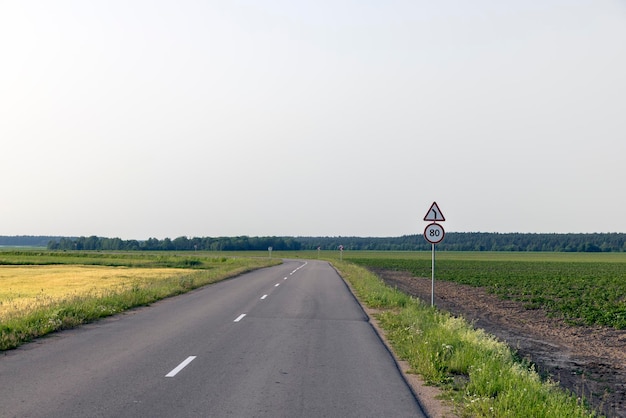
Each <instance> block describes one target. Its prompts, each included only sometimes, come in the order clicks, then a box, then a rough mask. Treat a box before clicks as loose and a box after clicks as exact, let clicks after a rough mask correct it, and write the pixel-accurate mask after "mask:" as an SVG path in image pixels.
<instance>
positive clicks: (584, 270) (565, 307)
mask: <svg viewBox="0 0 626 418" xmlns="http://www.w3.org/2000/svg"><path fill="white" fill-rule="evenodd" d="M344 258H345V259H347V260H349V261H351V262H354V263H356V264H359V265H362V266H366V267H368V268H373V269H388V270H404V271H409V272H410V273H411V274H412V275H414V276H416V277H430V276H431V271H432V270H431V253H430V252H421V253H397V252H396V253H374V252H370V253H367V252H361V253H350V254H346V255H344ZM435 280H448V281H453V282H456V283H461V284H466V285H471V286H477V287H484V288H486V289H488V291H489V292H491V293H494V294H496V295H498V296H499V297H501V298H504V299H511V300H516V301H520V302H523V303H524V306H525V307H526V308H527V309H536V308H543V309H546V310H547V311H548V312H549V313H550V314H551V315H554V316H558V317H562V318H564V319H565V320H566V321H568V322H570V323H572V324H577V325H601V326H608V327H613V328H616V329H626V253H599V254H585V253H480V252H475V253H465V252H459V253H454V252H441V253H436V263H435Z"/></svg>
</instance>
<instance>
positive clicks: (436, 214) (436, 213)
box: [424, 202, 446, 222]
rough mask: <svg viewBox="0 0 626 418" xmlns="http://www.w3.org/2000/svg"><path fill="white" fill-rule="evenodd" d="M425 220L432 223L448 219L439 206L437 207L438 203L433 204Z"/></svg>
mask: <svg viewBox="0 0 626 418" xmlns="http://www.w3.org/2000/svg"><path fill="white" fill-rule="evenodd" d="M424 220H425V221H431V222H437V221H445V220H446V218H445V217H444V216H443V213H441V209H439V206H437V202H433V204H432V205H431V206H430V209H428V212H426V216H424Z"/></svg>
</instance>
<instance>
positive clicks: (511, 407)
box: [332, 260, 596, 418]
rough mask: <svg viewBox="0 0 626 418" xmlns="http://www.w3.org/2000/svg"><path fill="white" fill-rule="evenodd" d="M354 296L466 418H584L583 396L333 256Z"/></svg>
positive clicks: (590, 413) (496, 343) (499, 345)
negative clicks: (371, 312)
mask: <svg viewBox="0 0 626 418" xmlns="http://www.w3.org/2000/svg"><path fill="white" fill-rule="evenodd" d="M332 263H333V265H334V266H335V268H336V269H337V270H338V271H339V273H340V274H341V276H342V277H343V278H344V279H346V280H347V281H348V282H349V283H350V285H351V287H352V288H353V289H354V291H355V293H356V295H357V297H358V298H359V300H361V301H362V302H363V303H364V304H365V305H366V306H368V307H369V308H376V309H377V310H378V311H379V313H377V314H375V317H376V319H378V321H379V323H380V325H381V327H382V328H383V330H384V332H385V335H386V337H387V339H388V340H389V341H390V344H391V345H392V347H393V350H394V351H395V352H396V354H397V355H398V357H400V358H401V359H403V360H405V361H407V362H408V363H409V364H410V366H411V372H413V373H416V374H419V375H421V376H422V377H423V378H424V380H425V381H426V382H427V383H428V384H432V385H436V386H438V387H440V388H442V389H444V391H445V393H446V396H447V397H448V398H449V400H450V401H452V403H453V405H454V407H455V410H456V412H457V413H458V414H459V415H461V416H468V417H520V418H522V417H524V418H526V417H546V418H551V417H554V418H562V417H590V416H596V414H595V413H594V412H593V411H591V409H590V408H589V407H588V405H587V404H586V403H585V401H584V399H580V398H577V397H576V396H575V395H574V394H571V393H568V392H566V391H564V390H563V389H561V388H560V387H559V386H558V384H557V383H555V382H551V381H542V379H541V378H540V376H539V374H538V373H537V372H536V371H535V370H534V369H533V368H532V366H531V365H529V364H528V363H525V362H523V361H521V360H519V359H518V358H516V356H515V354H514V353H513V352H512V351H511V349H510V348H509V347H508V346H507V345H506V344H504V343H502V342H500V341H498V340H497V339H495V338H494V337H493V336H490V335H488V334H486V333H484V332H483V331H482V330H477V329H474V328H472V326H471V325H470V324H468V323H467V322H466V321H465V320H463V319H462V318H456V317H453V316H452V315H450V314H448V313H445V312H442V311H439V310H437V309H436V308H432V307H431V306H430V305H429V304H426V303H424V302H422V301H420V300H419V299H417V298H413V297H411V296H408V295H406V294H404V293H402V292H400V291H398V290H396V289H392V288H390V287H388V286H386V285H385V284H384V283H383V282H382V280H380V279H379V278H378V277H377V276H376V275H375V274H373V273H371V272H369V271H368V270H366V269H365V268H363V267H359V266H357V265H355V264H352V263H350V262H346V261H338V260H333V261H332Z"/></svg>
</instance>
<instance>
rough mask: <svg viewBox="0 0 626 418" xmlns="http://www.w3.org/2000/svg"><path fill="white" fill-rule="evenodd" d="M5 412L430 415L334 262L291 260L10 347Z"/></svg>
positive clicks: (2, 370)
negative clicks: (405, 379) (423, 408)
mask: <svg viewBox="0 0 626 418" xmlns="http://www.w3.org/2000/svg"><path fill="white" fill-rule="evenodd" d="M0 416H2V417H64V418H67V417H151V418H154V417H422V416H424V414H423V412H422V410H421V408H420V405H419V403H418V401H417V400H416V399H415V397H414V395H413V394H412V392H411V390H410V389H409V388H408V386H407V385H406V383H405V381H404V380H403V378H402V376H401V374H400V372H399V371H398V369H397V367H396V365H395V363H394V362H393V359H392V357H391V355H390V354H389V352H388V351H387V350H386V348H385V346H384V345H383V344H382V342H381V341H380V339H379V338H378V336H377V335H376V333H375V331H374V330H373V328H372V327H371V325H370V324H369V322H368V321H367V317H366V315H365V314H364V312H363V311H362V309H361V308H360V306H359V305H358V303H357V302H356V301H355V300H354V298H353V297H352V295H351V293H350V291H349V290H348V288H347V287H346V285H345V284H344V283H343V281H342V280H341V278H340V277H339V276H338V275H337V273H336V272H335V271H334V270H333V269H332V267H331V266H330V265H329V264H328V263H326V262H322V261H312V260H310V261H294V260H291V261H290V260H286V261H285V263H284V264H282V265H280V266H276V267H272V268H267V269H262V270H257V271H254V272H251V273H248V274H245V275H241V276H239V277H237V278H234V279H230V280H226V281H223V282H220V283H216V284H213V285H210V286H207V287H204V288H202V289H198V290H195V291H193V292H190V293H188V294H185V295H181V296H177V297H174V298H170V299H166V300H164V301H161V302H158V303H155V304H153V305H152V306H150V307H146V308H141V309H137V310H134V311H131V312H129V313H126V314H122V315H118V316H115V317H113V318H109V319H106V320H103V321H100V322H97V323H94V324H89V325H86V326H83V327H81V328H78V329H75V330H69V331H64V332H60V333H57V334H54V335H53V336H51V337H48V338H44V339H41V340H39V341H37V342H34V343H31V344H28V345H26V346H23V347H22V348H19V349H17V350H12V351H8V352H4V353H2V354H0Z"/></svg>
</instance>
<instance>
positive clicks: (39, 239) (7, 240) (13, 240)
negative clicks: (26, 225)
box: [0, 235, 63, 247]
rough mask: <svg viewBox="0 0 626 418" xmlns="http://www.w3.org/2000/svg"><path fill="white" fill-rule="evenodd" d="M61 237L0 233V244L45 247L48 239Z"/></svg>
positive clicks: (5, 245)
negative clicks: (6, 234)
mask: <svg viewBox="0 0 626 418" xmlns="http://www.w3.org/2000/svg"><path fill="white" fill-rule="evenodd" d="M61 238H63V237H57V236H48V235H38V236H32V235H15V236H5V235H0V246H4V247H45V246H47V245H48V243H49V242H50V241H54V240H56V241H58V240H60V239H61Z"/></svg>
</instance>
